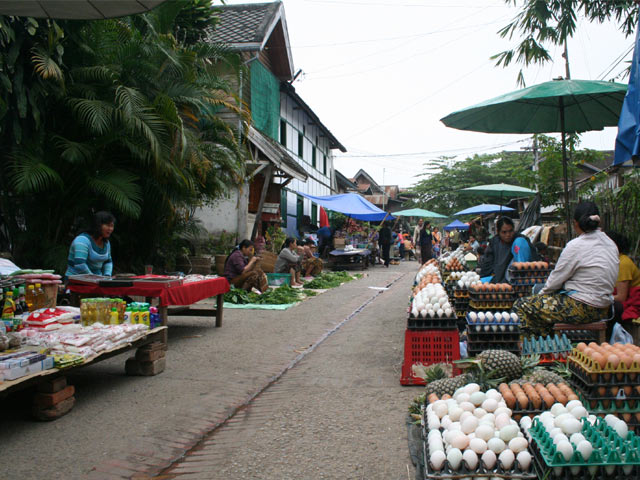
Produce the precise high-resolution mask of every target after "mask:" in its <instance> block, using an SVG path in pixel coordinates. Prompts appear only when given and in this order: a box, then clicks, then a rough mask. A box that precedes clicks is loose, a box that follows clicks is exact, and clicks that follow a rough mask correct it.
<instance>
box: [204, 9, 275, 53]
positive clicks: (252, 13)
mask: <svg viewBox="0 0 640 480" xmlns="http://www.w3.org/2000/svg"><path fill="white" fill-rule="evenodd" d="M280 6H281V2H270V3H252V4H243V5H224V6H221V7H216V8H215V10H216V12H218V21H217V22H216V25H215V27H208V28H207V30H206V34H207V36H206V41H208V42H211V43H226V44H228V45H237V44H242V43H244V44H251V43H253V44H256V43H257V44H261V43H262V42H263V41H264V39H265V36H266V35H267V34H268V33H269V32H268V31H267V30H268V28H269V26H270V25H271V24H272V21H273V18H274V16H275V15H276V14H277V13H278V10H279V9H280Z"/></svg>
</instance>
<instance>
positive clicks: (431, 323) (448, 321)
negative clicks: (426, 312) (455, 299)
mask: <svg viewBox="0 0 640 480" xmlns="http://www.w3.org/2000/svg"><path fill="white" fill-rule="evenodd" d="M407 328H408V329H409V330H432V329H438V330H448V329H454V328H458V318H457V317H455V316H454V317H441V318H436V317H434V318H430V317H426V318H422V317H418V318H414V317H413V316H411V315H409V318H408V319H407Z"/></svg>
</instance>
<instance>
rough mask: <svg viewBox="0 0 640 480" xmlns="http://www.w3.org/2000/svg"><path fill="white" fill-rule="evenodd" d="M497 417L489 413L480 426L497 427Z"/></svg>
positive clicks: (481, 420)
mask: <svg viewBox="0 0 640 480" xmlns="http://www.w3.org/2000/svg"><path fill="white" fill-rule="evenodd" d="M495 421H496V416H495V415H494V414H493V413H487V414H486V415H485V416H484V417H482V418H481V419H480V425H484V424H486V425H491V426H492V427H495Z"/></svg>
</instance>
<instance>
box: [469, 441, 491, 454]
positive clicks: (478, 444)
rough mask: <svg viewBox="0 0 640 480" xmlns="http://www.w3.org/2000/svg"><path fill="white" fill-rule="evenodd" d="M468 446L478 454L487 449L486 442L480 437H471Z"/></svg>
mask: <svg viewBox="0 0 640 480" xmlns="http://www.w3.org/2000/svg"><path fill="white" fill-rule="evenodd" d="M469 448H470V449H471V450H473V451H474V452H476V453H477V454H478V455H482V454H483V453H484V452H486V451H487V442H485V441H484V440H483V439H481V438H472V439H471V440H470V441H469Z"/></svg>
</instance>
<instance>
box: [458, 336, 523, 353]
mask: <svg viewBox="0 0 640 480" xmlns="http://www.w3.org/2000/svg"><path fill="white" fill-rule="evenodd" d="M485 350H506V351H507V352H511V353H513V354H514V355H518V354H519V353H520V347H519V346H518V342H511V341H504V342H500V341H497V340H490V341H485V342H477V341H472V340H467V353H468V354H469V356H470V357H475V356H476V355H479V354H481V353H482V352H484V351H485Z"/></svg>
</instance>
